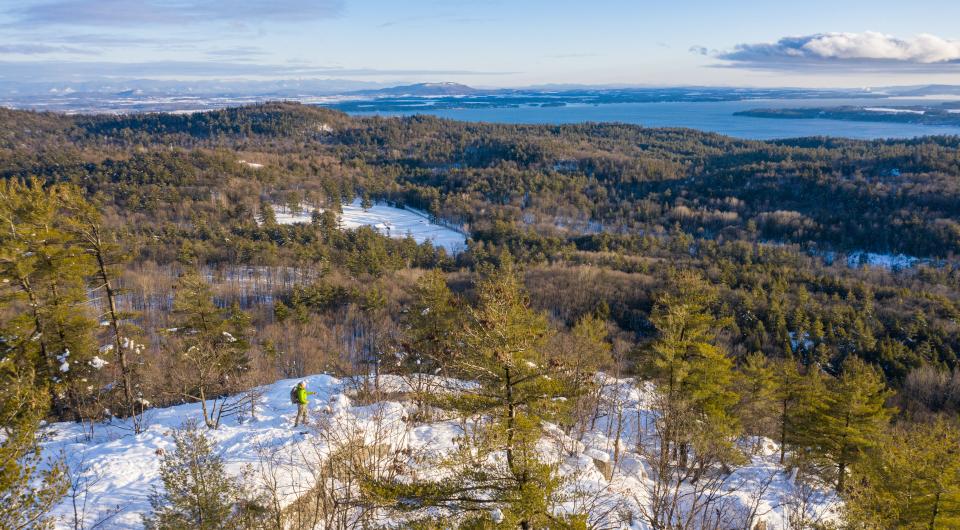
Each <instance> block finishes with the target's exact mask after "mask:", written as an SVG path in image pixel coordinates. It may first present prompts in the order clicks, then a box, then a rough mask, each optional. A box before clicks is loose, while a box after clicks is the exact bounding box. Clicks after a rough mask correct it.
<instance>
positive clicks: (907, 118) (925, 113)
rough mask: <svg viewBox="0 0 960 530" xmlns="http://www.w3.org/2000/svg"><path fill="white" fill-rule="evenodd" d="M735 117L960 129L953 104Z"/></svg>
mask: <svg viewBox="0 0 960 530" xmlns="http://www.w3.org/2000/svg"><path fill="white" fill-rule="evenodd" d="M734 116H747V117H751V118H778V119H796V120H814V119H819V120H844V121H869V122H894V123H911V124H919V125H948V126H960V105H958V104H956V103H951V104H944V105H936V106H902V107H901V106H889V107H879V106H876V107H872V106H841V107H794V108H784V109H751V110H744V111H740V112H735V113H734Z"/></svg>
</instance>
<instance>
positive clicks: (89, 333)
mask: <svg viewBox="0 0 960 530" xmlns="http://www.w3.org/2000/svg"><path fill="white" fill-rule="evenodd" d="M68 193H69V190H68V189H67V188H65V187H63V186H58V185H53V186H50V187H46V188H45V187H44V186H43V184H42V183H41V182H40V181H38V180H30V181H26V182H21V181H18V180H15V179H7V180H4V181H0V224H2V225H3V226H2V228H0V279H2V286H3V287H2V289H3V293H4V294H3V297H2V300H0V301H2V303H3V304H4V305H5V306H7V307H9V308H10V310H11V311H12V312H15V313H17V314H18V315H20V317H23V318H22V320H21V322H22V323H26V322H30V327H31V328H32V329H31V330H30V331H28V333H29V335H30V336H32V337H34V339H35V340H36V341H37V344H38V353H39V355H38V356H37V357H36V358H35V359H34V360H35V363H36V364H35V366H34V367H33V369H34V370H35V372H36V374H37V377H39V378H42V379H44V380H45V381H48V382H50V383H52V384H49V385H44V387H45V388H48V389H49V391H50V394H51V399H52V404H53V408H54V411H55V413H56V414H57V416H59V417H66V416H67V415H68V413H70V414H72V417H73V418H74V419H77V420H79V419H80V418H81V415H82V414H83V408H84V405H85V398H86V396H87V394H88V389H87V387H88V386H89V383H88V382H87V381H88V380H89V378H90V377H91V373H90V372H91V366H90V365H89V361H90V360H91V359H92V358H93V356H94V355H95V353H96V351H97V350H96V344H95V342H94V340H93V331H94V329H95V328H96V325H95V322H94V321H93V320H92V319H91V318H90V317H89V315H88V314H87V313H88V310H87V307H88V306H87V302H88V300H87V293H86V285H85V280H86V278H87V277H88V275H89V274H90V273H91V271H92V261H91V259H90V256H88V255H87V254H86V253H85V252H84V251H83V249H82V247H80V246H79V245H77V244H76V241H75V240H74V239H73V238H72V236H71V234H70V233H69V232H68V231H67V230H66V229H65V227H64V221H65V219H66V218H67V216H68V215H69V212H68V211H67V209H66V207H65V204H66V203H65V196H66V195H67V194H68ZM23 331H24V332H27V331H26V330H25V329H24V330H23Z"/></svg>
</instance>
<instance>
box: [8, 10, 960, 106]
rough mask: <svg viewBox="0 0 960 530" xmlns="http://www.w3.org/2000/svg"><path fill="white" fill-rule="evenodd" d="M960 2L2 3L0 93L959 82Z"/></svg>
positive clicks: (832, 85) (845, 85) (848, 85)
mask: <svg viewBox="0 0 960 530" xmlns="http://www.w3.org/2000/svg"><path fill="white" fill-rule="evenodd" d="M958 18H960V4H957V3H952V2H946V1H939V0H925V1H920V2H914V3H912V4H910V5H907V4H906V3H904V2H894V1H879V2H876V1H874V2H865V1H860V0H856V1H851V2H844V3H841V4H838V3H835V2H827V1H823V0H814V1H811V2H805V3H803V4H798V5H770V4H769V3H763V2H754V1H747V2H736V3H732V2H731V3H727V4H724V5H718V4H717V3H711V2H707V1H705V0H687V1H683V2H679V3H671V4H670V5H659V4H647V3H638V2H627V1H620V0H601V1H597V2H592V3H590V4H589V5H587V4H583V3H578V2H546V1H544V0H531V1H529V2H522V3H521V2H513V3H511V2H505V1H499V0H485V1H476V2H460V1H453V2H450V1H447V2H441V1H437V0H421V1H416V2H408V3H403V4H400V3H395V2H388V1H386V0H277V1H267V0H248V1H245V2H232V1H227V0H179V1H177V2H166V1H161V0H140V1H136V2H131V1H127V0H24V1H20V2H13V1H10V0H3V1H0V26H2V27H3V28H4V34H3V36H2V37H0V82H2V83H5V84H7V85H10V84H30V83H37V84H42V83H46V84H50V85H55V84H63V85H66V84H69V83H84V82H97V83H123V82H132V81H136V80H151V81H154V82H157V81H177V82H198V81H205V82H208V81H212V82H225V83H226V82H230V83H237V82H250V81H274V82H275V81H281V80H285V81H289V82H302V81H312V82H320V81H323V82H340V83H347V84H348V83H356V84H358V85H361V84H362V85H366V86H371V87H372V86H394V85H402V84H413V83H423V82H444V81H449V82H457V83H463V84H467V85H470V86H474V87H480V88H484V87H488V88H495V87H501V88H503V87H508V88H514V87H530V86H545V85H547V86H549V85H586V86H618V87H626V86H636V87H676V86H713V87H798V88H857V87H881V86H912V85H925V84H956V85H960V40H958V38H960V35H957V30H956V25H955V24H954V23H953V21H955V20H957V19H958Z"/></svg>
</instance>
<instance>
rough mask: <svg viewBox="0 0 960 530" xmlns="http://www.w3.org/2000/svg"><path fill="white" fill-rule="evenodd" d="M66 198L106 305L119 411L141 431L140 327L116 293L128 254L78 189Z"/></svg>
mask: <svg viewBox="0 0 960 530" xmlns="http://www.w3.org/2000/svg"><path fill="white" fill-rule="evenodd" d="M66 200H67V203H68V207H69V210H70V213H71V215H70V216H69V219H68V228H69V230H70V232H71V233H72V234H73V235H74V238H75V239H76V240H77V242H78V245H79V246H80V247H81V248H82V249H83V251H84V252H85V253H86V254H87V255H88V256H91V257H92V258H93V260H94V262H95V268H94V273H93V274H92V275H91V276H92V279H91V282H90V283H91V289H92V290H93V292H94V293H98V294H99V293H102V295H103V300H104V305H105V309H106V311H105V318H106V322H107V323H108V324H109V328H110V342H109V345H110V346H111V349H112V351H113V354H114V358H115V360H116V363H115V365H116V367H117V368H118V369H119V370H120V373H119V376H118V379H119V381H120V389H121V391H122V393H123V396H122V404H123V405H122V406H121V407H119V408H120V410H121V411H123V412H124V413H126V414H128V415H130V416H131V417H132V418H133V423H134V431H135V432H140V428H141V422H140V415H139V414H138V412H140V413H142V412H143V411H142V405H141V406H140V407H139V410H138V404H140V403H141V401H138V400H139V399H140V396H139V394H138V391H137V388H136V385H137V383H136V380H135V379H136V377H135V376H136V374H135V371H134V361H133V360H132V359H131V357H132V356H134V355H136V354H137V350H136V342H134V340H132V339H133V337H136V336H138V335H139V331H140V330H139V329H138V328H137V327H136V326H135V325H133V324H132V323H131V320H132V317H133V316H134V315H133V314H131V313H129V312H124V311H121V310H120V307H119V304H118V297H119V296H120V295H121V294H122V291H121V289H120V287H119V285H118V284H119V280H120V274H121V270H122V266H123V265H124V264H125V263H126V261H127V259H128V257H127V256H126V255H125V254H124V252H123V251H122V249H121V247H120V245H119V244H118V243H117V241H116V239H117V238H116V235H115V234H112V233H110V231H109V230H107V229H106V228H105V227H104V225H103V221H102V218H101V215H100V212H99V211H97V209H96V208H94V207H93V205H91V204H90V203H89V202H87V201H86V200H85V199H84V198H83V196H82V195H81V194H80V193H79V192H78V191H77V190H70V192H69V193H68V194H67V195H66Z"/></svg>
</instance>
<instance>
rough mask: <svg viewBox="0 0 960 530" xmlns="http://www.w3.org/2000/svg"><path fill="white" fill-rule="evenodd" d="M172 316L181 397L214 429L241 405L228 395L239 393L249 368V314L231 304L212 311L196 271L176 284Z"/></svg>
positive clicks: (209, 294)
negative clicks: (193, 403)
mask: <svg viewBox="0 0 960 530" xmlns="http://www.w3.org/2000/svg"><path fill="white" fill-rule="evenodd" d="M173 313H174V315H175V317H176V328H174V331H173V332H172V333H173V334H174V336H175V337H176V339H177V340H175V341H174V343H173V348H174V349H175V350H176V355H177V360H178V364H179V365H180V370H179V372H178V378H179V380H180V382H181V384H182V388H183V390H182V391H181V393H182V397H185V398H188V399H190V400H193V401H199V402H200V406H201V410H202V411H203V420H204V423H205V424H206V425H207V427H209V428H211V429H216V428H217V427H219V425H220V420H221V419H222V418H223V417H224V415H225V414H226V415H229V414H231V413H236V412H238V408H239V407H241V406H242V404H241V403H239V402H238V401H236V400H239V401H243V399H244V397H245V396H242V395H241V396H239V397H236V396H235V397H234V398H230V397H228V394H229V393H230V392H231V391H233V392H236V391H238V390H240V388H241V387H240V385H239V379H240V378H241V377H242V376H243V375H244V373H245V372H246V371H247V368H248V365H249V357H248V356H247V352H248V350H249V349H250V343H249V340H248V336H249V333H250V332H249V326H250V322H249V316H248V315H246V313H244V312H243V311H241V310H240V309H239V307H238V306H236V305H234V306H233V307H231V308H230V309H228V310H224V309H221V308H219V307H217V305H216V304H215V303H214V300H213V293H212V291H211V290H210V286H209V285H208V284H207V283H206V282H205V281H204V280H203V278H202V277H201V276H200V274H199V273H198V272H196V271H189V272H186V273H184V274H183V275H182V276H181V277H180V279H179V280H178V281H177V285H176V294H175V296H174V301H173ZM208 400H210V402H209V404H208Z"/></svg>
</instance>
